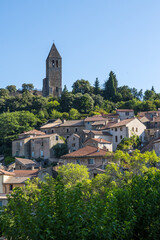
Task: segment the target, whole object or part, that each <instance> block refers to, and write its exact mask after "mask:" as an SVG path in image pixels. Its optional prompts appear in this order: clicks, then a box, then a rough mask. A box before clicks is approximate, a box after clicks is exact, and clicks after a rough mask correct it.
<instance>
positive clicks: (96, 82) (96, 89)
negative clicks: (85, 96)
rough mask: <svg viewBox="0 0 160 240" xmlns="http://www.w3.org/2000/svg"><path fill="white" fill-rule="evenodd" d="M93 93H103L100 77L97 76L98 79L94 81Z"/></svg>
mask: <svg viewBox="0 0 160 240" xmlns="http://www.w3.org/2000/svg"><path fill="white" fill-rule="evenodd" d="M93 93H94V94H95V95H97V94H101V89H100V84H99V80H98V78H96V80H95V82H94V91H93Z"/></svg>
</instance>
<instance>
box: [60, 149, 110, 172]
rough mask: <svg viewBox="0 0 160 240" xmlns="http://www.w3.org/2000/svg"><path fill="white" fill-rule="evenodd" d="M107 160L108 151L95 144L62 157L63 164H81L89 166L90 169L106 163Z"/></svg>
mask: <svg viewBox="0 0 160 240" xmlns="http://www.w3.org/2000/svg"><path fill="white" fill-rule="evenodd" d="M107 161H108V158H107V151H105V150H102V149H99V148H97V147H93V146H85V147H83V148H80V149H78V150H77V151H75V152H72V153H68V154H66V155H63V156H61V159H60V162H62V163H63V164H67V163H74V164H80V165H85V166H87V167H88V168H89V169H90V168H95V167H97V166H101V165H103V164H106V162H107Z"/></svg>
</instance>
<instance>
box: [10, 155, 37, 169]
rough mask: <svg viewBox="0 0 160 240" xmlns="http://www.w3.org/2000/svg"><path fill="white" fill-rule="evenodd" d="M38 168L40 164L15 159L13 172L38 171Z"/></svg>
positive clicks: (29, 160) (28, 160)
mask: <svg viewBox="0 0 160 240" xmlns="http://www.w3.org/2000/svg"><path fill="white" fill-rule="evenodd" d="M39 167H40V164H39V163H38V162H36V161H33V160H31V159H26V158H18V157H15V168H14V169H15V170H33V169H39Z"/></svg>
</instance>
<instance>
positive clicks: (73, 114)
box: [69, 108, 80, 120]
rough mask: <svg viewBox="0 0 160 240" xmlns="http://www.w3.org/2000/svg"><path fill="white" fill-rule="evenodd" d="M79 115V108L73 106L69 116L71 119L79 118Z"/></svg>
mask: <svg viewBox="0 0 160 240" xmlns="http://www.w3.org/2000/svg"><path fill="white" fill-rule="evenodd" d="M79 117H80V113H79V112H78V110H77V109H75V108H71V109H70V111H69V118H70V119H71V120H75V119H79Z"/></svg>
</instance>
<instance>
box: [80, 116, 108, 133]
mask: <svg viewBox="0 0 160 240" xmlns="http://www.w3.org/2000/svg"><path fill="white" fill-rule="evenodd" d="M84 123H85V129H86V130H96V129H100V128H101V127H103V126H105V125H106V124H107V118H104V117H102V116H101V115H95V116H92V117H87V118H85V119H84Z"/></svg>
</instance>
